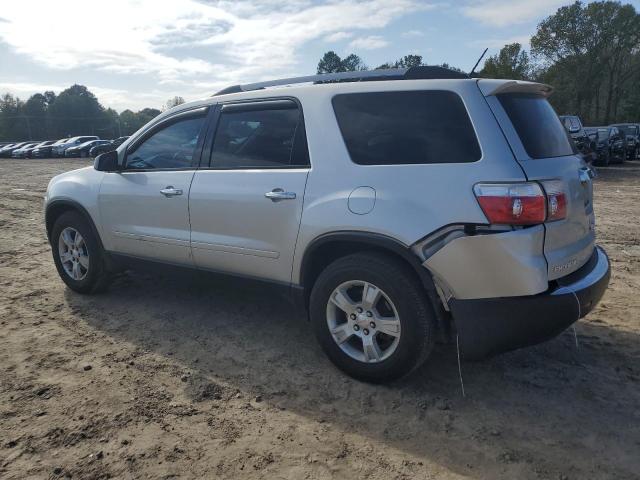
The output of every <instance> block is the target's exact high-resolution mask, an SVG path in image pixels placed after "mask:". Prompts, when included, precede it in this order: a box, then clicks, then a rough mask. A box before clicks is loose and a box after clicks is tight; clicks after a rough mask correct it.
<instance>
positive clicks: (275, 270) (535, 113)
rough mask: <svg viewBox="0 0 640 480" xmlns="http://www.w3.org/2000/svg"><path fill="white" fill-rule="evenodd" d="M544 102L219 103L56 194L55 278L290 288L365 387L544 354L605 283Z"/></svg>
mask: <svg viewBox="0 0 640 480" xmlns="http://www.w3.org/2000/svg"><path fill="white" fill-rule="evenodd" d="M550 93H551V88H550V87H548V86H546V85H541V84H538V83H530V82H522V81H509V80H479V79H472V78H468V77H467V76H465V75H463V74H459V73H456V72H452V71H450V70H445V69H441V68H434V67H419V68H411V69H408V70H405V69H394V70H381V71H380V70H379V71H373V72H347V73H342V74H335V75H328V76H327V75H324V76H313V77H302V78H296V79H285V80H279V81H274V82H265V83H258V84H251V85H241V86H234V87H230V88H227V89H225V90H223V91H221V92H219V93H218V94H216V95H214V96H212V97H210V98H207V99H205V100H202V101H197V102H193V103H189V104H185V105H180V106H178V107H176V108H173V109H171V110H169V111H167V112H164V113H163V114H161V115H160V116H158V117H157V118H155V119H154V120H153V121H151V122H150V123H149V124H147V125H146V126H144V127H143V128H142V129H141V130H140V131H138V132H137V133H136V134H135V135H133V136H132V137H131V138H129V139H128V140H127V141H126V142H125V143H123V144H122V145H121V146H120V147H119V148H118V150H117V151H114V152H109V153H105V154H103V155H100V156H99V157H98V158H97V159H96V161H95V165H94V167H92V168H91V167H89V168H84V169H80V170H75V171H71V172H67V173H64V174H62V175H59V176H57V177H55V178H54V179H53V180H51V182H50V184H49V187H48V190H47V194H46V198H45V209H46V229H47V234H48V237H49V239H50V243H51V247H52V252H53V258H54V261H55V264H56V267H57V269H58V272H59V274H60V276H61V277H62V280H63V281H64V282H65V283H66V284H67V285H68V286H69V287H70V288H71V289H73V290H75V291H77V292H81V293H89V292H94V291H96V290H99V289H102V288H104V287H105V286H106V285H107V283H108V280H109V278H110V274H111V273H112V272H114V271H117V270H119V269H122V268H125V267H127V266H128V265H130V264H131V261H132V260H134V259H142V260H145V261H151V262H160V263H163V264H168V265H178V266H185V267H190V268H195V269H201V270H208V271H214V272H221V273H226V274H232V275H236V276H238V275H239V276H246V277H251V278H254V279H260V280H264V281H267V282H272V283H274V284H277V285H281V286H282V287H284V288H285V289H286V290H287V291H288V292H289V294H290V295H291V298H292V299H293V300H295V301H296V302H297V304H298V305H300V306H302V307H304V308H305V310H306V311H308V313H309V321H310V322H311V325H312V327H313V329H314V330H315V333H316V335H317V338H318V340H319V342H320V344H321V345H322V347H323V349H324V350H325V351H326V353H327V355H328V356H329V357H330V359H331V360H332V361H333V362H334V363H335V364H336V365H337V366H338V367H339V368H341V369H342V370H344V371H345V372H347V373H348V374H350V375H352V376H354V377H357V378H359V379H363V380H367V381H372V382H382V381H387V380H391V379H394V378H398V377H400V376H402V375H404V374H406V373H408V372H410V371H411V370H412V369H414V368H416V367H417V366H419V365H420V364H421V363H422V362H423V361H424V360H425V359H426V358H427V357H428V355H429V353H430V352H431V349H432V346H433V344H434V341H435V340H436V337H438V338H446V339H449V340H450V341H452V342H453V343H457V344H458V346H459V349H460V354H461V355H462V357H463V358H465V359H476V358H482V357H486V356H490V355H493V354H496V353H499V352H503V351H507V350H512V349H515V348H519V347H523V346H527V345H532V344H536V343H539V342H542V341H544V340H547V339H549V338H551V337H554V336H555V335H557V334H559V333H560V332H562V331H563V330H564V329H566V328H567V327H568V326H569V325H571V324H572V323H574V322H575V321H576V320H578V319H579V318H580V317H582V316H584V315H586V314H587V313H588V312H589V311H590V310H591V309H592V308H593V307H594V305H595V304H596V303H597V302H598V301H599V299H600V298H601V296H602V295H603V293H604V291H605V289H606V287H607V285H608V282H609V261H608V259H607V256H606V254H605V253H604V251H603V250H602V249H601V248H599V247H597V246H596V245H595V235H594V214H593V204H592V176H593V172H592V170H591V169H590V168H589V167H587V166H586V165H585V163H584V162H583V160H582V159H581V157H580V156H579V155H577V154H576V150H575V147H574V145H573V143H572V141H571V139H570V138H568V136H567V134H566V133H565V130H564V128H563V126H562V124H561V122H560V120H559V119H558V117H557V115H556V114H555V112H554V111H553V109H552V107H551V106H550V105H549V103H548V102H547V96H548V95H549V94H550ZM137 263H139V262H137ZM456 341H457V342H456Z"/></svg>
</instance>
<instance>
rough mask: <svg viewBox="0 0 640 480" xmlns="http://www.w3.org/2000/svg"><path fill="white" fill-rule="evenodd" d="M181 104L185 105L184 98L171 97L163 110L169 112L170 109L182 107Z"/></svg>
mask: <svg viewBox="0 0 640 480" xmlns="http://www.w3.org/2000/svg"><path fill="white" fill-rule="evenodd" d="M183 103H185V101H184V98H182V97H179V96H175V97H171V98H170V99H169V100H167V102H166V103H165V104H164V110H169V109H170V108H173V107H177V106H178V105H182V104H183Z"/></svg>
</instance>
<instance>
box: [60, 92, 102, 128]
mask: <svg viewBox="0 0 640 480" xmlns="http://www.w3.org/2000/svg"><path fill="white" fill-rule="evenodd" d="M49 113H50V117H51V119H52V120H53V122H52V124H53V125H54V132H52V133H54V136H55V137H63V136H65V135H67V134H69V135H71V134H74V135H92V134H96V131H97V130H98V129H100V128H103V126H104V123H105V122H106V121H107V118H106V116H105V111H104V108H103V107H102V105H100V103H99V102H98V99H97V98H96V97H95V95H94V94H93V93H91V92H90V91H89V90H88V89H87V87H85V86H84V85H72V86H71V87H69V88H67V89H66V90H63V91H62V92H60V95H58V96H57V98H56V99H55V101H54V102H53V104H52V105H51V106H50V108H49Z"/></svg>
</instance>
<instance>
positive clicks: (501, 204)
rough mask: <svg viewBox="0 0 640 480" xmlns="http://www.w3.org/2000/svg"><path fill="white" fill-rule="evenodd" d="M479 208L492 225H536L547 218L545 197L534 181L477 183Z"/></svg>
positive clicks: (474, 188)
mask: <svg viewBox="0 0 640 480" xmlns="http://www.w3.org/2000/svg"><path fill="white" fill-rule="evenodd" d="M473 191H474V193H475V194H476V198H477V199H478V203H479V204H480V208H482V211H483V212H484V214H485V215H486V216H487V219H489V222H490V223H492V224H502V225H536V224H539V223H544V221H545V220H546V217H547V197H546V196H545V194H544V192H543V191H542V187H540V185H539V184H538V183H534V182H528V183H478V184H476V185H475V186H474V187H473Z"/></svg>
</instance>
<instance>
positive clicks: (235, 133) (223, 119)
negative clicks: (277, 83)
mask: <svg viewBox="0 0 640 480" xmlns="http://www.w3.org/2000/svg"><path fill="white" fill-rule="evenodd" d="M248 108H252V107H250V106H249V107H248ZM306 150H307V146H306V140H305V138H304V126H303V123H302V112H301V111H300V110H299V109H298V108H297V105H296V104H295V103H293V102H291V105H287V108H264V109H261V108H260V105H259V104H256V106H255V109H246V108H241V109H240V110H234V109H233V108H229V109H225V108H223V110H222V112H221V114H220V120H219V123H218V128H217V130H216V135H215V139H214V142H213V151H212V154H211V166H212V167H213V168H220V169H247V168H294V167H304V166H307V165H308V157H307V153H306Z"/></svg>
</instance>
